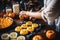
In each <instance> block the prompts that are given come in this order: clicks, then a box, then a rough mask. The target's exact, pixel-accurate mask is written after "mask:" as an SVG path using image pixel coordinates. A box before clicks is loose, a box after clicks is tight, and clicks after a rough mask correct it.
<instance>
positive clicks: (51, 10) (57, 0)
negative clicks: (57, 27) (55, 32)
mask: <svg viewBox="0 0 60 40" xmlns="http://www.w3.org/2000/svg"><path fill="white" fill-rule="evenodd" d="M59 7H60V0H44V7H43V11H42V13H43V19H44V17H45V18H46V19H47V20H45V19H44V20H45V21H47V22H48V24H49V25H53V22H54V20H55V19H56V18H58V16H59V15H60V14H59V13H60V8H59Z"/></svg>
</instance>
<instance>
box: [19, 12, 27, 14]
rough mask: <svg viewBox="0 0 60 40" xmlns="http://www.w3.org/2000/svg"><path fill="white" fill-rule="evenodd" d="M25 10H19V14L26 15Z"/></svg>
mask: <svg viewBox="0 0 60 40" xmlns="http://www.w3.org/2000/svg"><path fill="white" fill-rule="evenodd" d="M26 13H27V11H21V12H20V13H19V15H26Z"/></svg>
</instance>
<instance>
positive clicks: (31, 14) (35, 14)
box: [26, 11, 42, 19]
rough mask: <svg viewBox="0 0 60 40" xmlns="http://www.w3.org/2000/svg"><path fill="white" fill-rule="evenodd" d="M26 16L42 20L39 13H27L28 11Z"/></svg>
mask: <svg viewBox="0 0 60 40" xmlns="http://www.w3.org/2000/svg"><path fill="white" fill-rule="evenodd" d="M26 15H28V16H30V17H34V18H37V19H42V16H41V15H42V14H41V12H29V11H27V12H26Z"/></svg>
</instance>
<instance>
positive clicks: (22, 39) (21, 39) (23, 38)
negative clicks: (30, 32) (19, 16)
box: [17, 36, 25, 40]
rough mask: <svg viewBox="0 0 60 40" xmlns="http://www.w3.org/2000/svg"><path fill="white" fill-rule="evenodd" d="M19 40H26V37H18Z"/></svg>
mask: <svg viewBox="0 0 60 40" xmlns="http://www.w3.org/2000/svg"><path fill="white" fill-rule="evenodd" d="M17 40H25V37H24V36H19V37H17Z"/></svg>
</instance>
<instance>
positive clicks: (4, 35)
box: [1, 33, 9, 40]
mask: <svg viewBox="0 0 60 40" xmlns="http://www.w3.org/2000/svg"><path fill="white" fill-rule="evenodd" d="M1 39H2V40H9V34H7V33H4V34H2V35H1Z"/></svg>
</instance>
